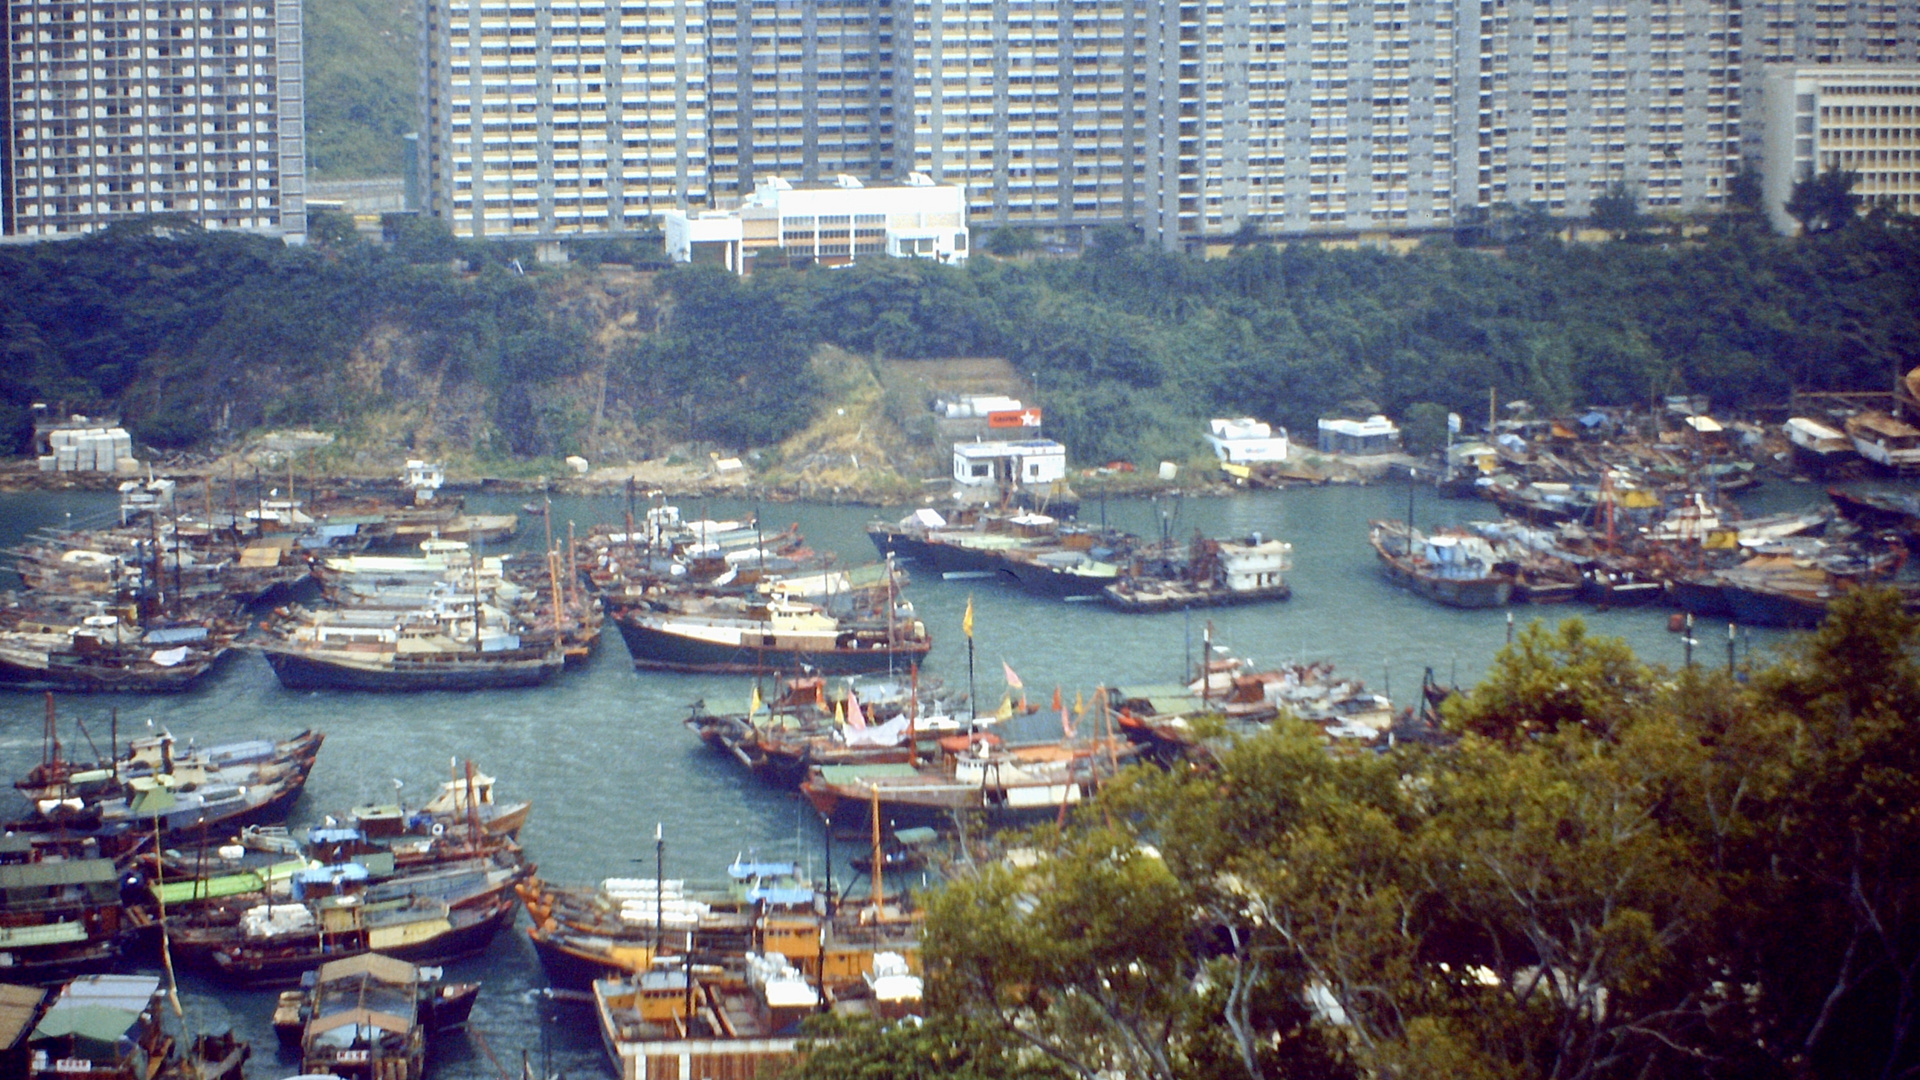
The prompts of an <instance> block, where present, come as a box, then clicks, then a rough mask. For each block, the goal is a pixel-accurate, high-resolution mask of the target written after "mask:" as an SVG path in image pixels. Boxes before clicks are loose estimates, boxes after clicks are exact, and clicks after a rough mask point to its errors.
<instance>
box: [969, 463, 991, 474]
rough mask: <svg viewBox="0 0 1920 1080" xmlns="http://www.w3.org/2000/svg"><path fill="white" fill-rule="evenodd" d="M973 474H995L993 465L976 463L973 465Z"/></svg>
mask: <svg viewBox="0 0 1920 1080" xmlns="http://www.w3.org/2000/svg"><path fill="white" fill-rule="evenodd" d="M973 475H974V476H991V475H993V466H991V465H975V466H973Z"/></svg>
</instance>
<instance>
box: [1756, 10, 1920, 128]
mask: <svg viewBox="0 0 1920 1080" xmlns="http://www.w3.org/2000/svg"><path fill="white" fill-rule="evenodd" d="M1742 7H1743V8H1744V11H1743V13H1742V27H1741V29H1742V35H1741V51H1740V57H1741V72H1740V83H1741V86H1742V88H1743V91H1744V92H1743V94H1742V103H1741V108H1742V110H1743V111H1744V112H1745V114H1746V116H1747V117H1748V118H1749V119H1750V120H1751V121H1752V122H1749V123H1746V124H1744V125H1742V127H1741V135H1742V145H1741V151H1742V153H1743V154H1744V155H1745V156H1746V157H1748V158H1751V159H1754V160H1758V159H1759V158H1760V157H1761V155H1762V153H1763V148H1762V145H1761V144H1762V141H1763V140H1764V138H1765V136H1764V134H1763V131H1764V129H1765V126H1766V125H1765V124H1764V123H1762V122H1761V121H1760V117H1761V114H1762V113H1763V112H1764V111H1765V110H1766V108H1767V106H1766V104H1765V102H1764V101H1763V100H1762V96H1763V95H1764V93H1765V90H1764V87H1765V85H1766V72H1767V69H1768V68H1769V67H1771V66H1775V65H1781V64H1789V65H1801V66H1806V65H1813V64H1836V65H1846V66H1857V65H1862V64H1894V65H1905V66H1909V67H1910V66H1913V65H1914V64H1920V4H1915V3H1913V0H1745V3H1744V4H1743V5H1742Z"/></svg>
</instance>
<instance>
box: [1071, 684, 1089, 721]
mask: <svg viewBox="0 0 1920 1080" xmlns="http://www.w3.org/2000/svg"><path fill="white" fill-rule="evenodd" d="M1086 711H1087V702H1086V699H1085V698H1083V697H1081V696H1080V691H1078V690H1075V691H1074V692H1073V715H1075V716H1083V715H1085V714H1086Z"/></svg>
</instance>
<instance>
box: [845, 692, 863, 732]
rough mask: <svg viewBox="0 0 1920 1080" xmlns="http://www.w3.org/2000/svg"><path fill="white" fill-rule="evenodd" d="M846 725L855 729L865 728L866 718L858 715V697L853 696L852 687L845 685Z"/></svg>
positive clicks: (861, 729)
mask: <svg viewBox="0 0 1920 1080" xmlns="http://www.w3.org/2000/svg"><path fill="white" fill-rule="evenodd" d="M847 726H848V727H850V728H852V729H853V730H855V731H865V730H866V729H867V718H866V717H864V716H861V715H860V699H859V698H857V697H855V696H853V687H851V686H849V687H847Z"/></svg>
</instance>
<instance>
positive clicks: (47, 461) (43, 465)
mask: <svg viewBox="0 0 1920 1080" xmlns="http://www.w3.org/2000/svg"><path fill="white" fill-rule="evenodd" d="M40 471H41V472H52V471H53V455H52V454H48V455H46V456H45V457H43V458H41V459H40Z"/></svg>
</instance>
